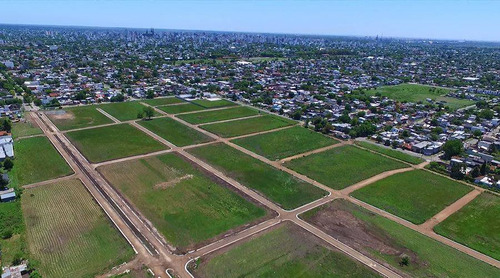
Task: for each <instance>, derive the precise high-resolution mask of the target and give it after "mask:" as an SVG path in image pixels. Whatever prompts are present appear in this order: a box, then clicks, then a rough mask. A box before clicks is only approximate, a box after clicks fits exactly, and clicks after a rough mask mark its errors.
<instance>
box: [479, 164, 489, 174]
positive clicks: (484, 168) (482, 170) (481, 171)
mask: <svg viewBox="0 0 500 278" xmlns="http://www.w3.org/2000/svg"><path fill="white" fill-rule="evenodd" d="M487 171H488V167H487V165H486V163H483V165H481V169H480V171H479V172H480V173H481V175H483V176H484V175H486V172H487Z"/></svg>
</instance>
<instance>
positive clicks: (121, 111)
mask: <svg viewBox="0 0 500 278" xmlns="http://www.w3.org/2000/svg"><path fill="white" fill-rule="evenodd" d="M144 107H146V106H144V105H142V104H140V103H139V102H138V101H127V102H117V103H109V104H102V105H99V106H97V108H101V109H102V110H104V111H105V112H107V113H108V114H110V115H111V116H113V117H115V118H116V119H118V120H119V121H129V120H135V119H137V114H138V113H140V112H142V111H143V110H144ZM158 115H159V114H158V113H156V112H155V116H158Z"/></svg>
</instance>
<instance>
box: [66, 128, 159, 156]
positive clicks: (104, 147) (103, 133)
mask: <svg viewBox="0 0 500 278" xmlns="http://www.w3.org/2000/svg"><path fill="white" fill-rule="evenodd" d="M66 136H67V137H68V138H69V139H70V140H71V142H73V144H74V145H75V146H76V147H77V148H78V150H80V152H82V154H83V155H85V157H86V158H87V159H88V160H89V161H90V162H92V163H97V162H102V161H106V160H113V159H117V158H122V157H127V156H133V155H139V154H145V153H150V152H154V151H160V150H163V149H167V148H168V147H167V146H165V145H163V144H161V143H160V142H158V141H156V140H155V139H153V138H151V137H149V136H148V135H146V134H145V133H143V132H142V131H140V130H138V129H136V128H135V127H133V126H130V125H128V124H119V125H113V126H106V127H98V128H93V129H85V130H78V131H72V132H68V133H66Z"/></svg>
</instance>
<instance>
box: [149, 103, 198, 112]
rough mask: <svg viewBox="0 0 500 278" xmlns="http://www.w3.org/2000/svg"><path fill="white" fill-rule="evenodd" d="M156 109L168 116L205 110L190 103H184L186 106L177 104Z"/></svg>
mask: <svg viewBox="0 0 500 278" xmlns="http://www.w3.org/2000/svg"><path fill="white" fill-rule="evenodd" d="M158 109H160V110H162V111H164V112H166V113H168V114H179V113H185V112H193V111H199V110H204V109H205V108H203V107H201V106H199V105H196V104H192V103H186V104H179V105H170V106H160V107H158Z"/></svg>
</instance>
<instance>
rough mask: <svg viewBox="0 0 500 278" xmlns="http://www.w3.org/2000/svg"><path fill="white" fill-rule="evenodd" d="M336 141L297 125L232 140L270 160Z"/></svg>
mask: <svg viewBox="0 0 500 278" xmlns="http://www.w3.org/2000/svg"><path fill="white" fill-rule="evenodd" d="M338 142H339V141H337V140H335V139H332V138H330V137H326V136H324V135H322V134H320V133H317V132H314V131H312V130H310V129H307V128H303V127H298V126H297V127H292V128H287V129H283V130H278V131H276V132H270V133H265V134H260V135H255V136H251V137H244V138H240V139H236V140H233V143H235V144H237V145H240V146H242V147H244V148H246V149H248V150H251V151H252V152H254V153H257V154H260V155H262V156H265V157H267V158H269V159H271V160H275V159H282V158H285V157H290V156H293V155H297V154H300V153H305V152H307V151H312V150H315V149H319V148H322V147H326V146H329V145H333V144H335V143H338Z"/></svg>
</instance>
